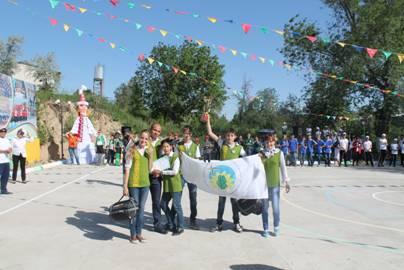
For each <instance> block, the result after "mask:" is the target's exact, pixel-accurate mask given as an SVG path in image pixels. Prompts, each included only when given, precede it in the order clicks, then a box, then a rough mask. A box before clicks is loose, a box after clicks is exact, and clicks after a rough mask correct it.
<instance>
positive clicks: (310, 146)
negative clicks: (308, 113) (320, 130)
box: [306, 135, 317, 166]
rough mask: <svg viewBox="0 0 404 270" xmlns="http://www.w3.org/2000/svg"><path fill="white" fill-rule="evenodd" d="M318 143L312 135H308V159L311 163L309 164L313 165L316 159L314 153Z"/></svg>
mask: <svg viewBox="0 0 404 270" xmlns="http://www.w3.org/2000/svg"><path fill="white" fill-rule="evenodd" d="M316 145H317V142H316V141H315V140H313V139H312V137H311V135H308V138H307V153H306V154H307V161H308V163H309V166H313V164H314V160H313V154H314V147H315V146H316Z"/></svg>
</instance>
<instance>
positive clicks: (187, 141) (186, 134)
mask: <svg viewBox="0 0 404 270" xmlns="http://www.w3.org/2000/svg"><path fill="white" fill-rule="evenodd" d="M182 131H183V141H182V142H180V143H179V144H178V147H177V150H178V151H179V152H180V153H186V154H187V155H188V156H190V157H191V158H195V159H200V158H201V152H200V149H199V145H197V144H195V143H194V142H193V141H192V129H191V127H190V126H185V127H184V128H183V130H182ZM181 178H182V185H183V186H184V185H185V184H187V186H188V191H189V203H190V208H191V216H190V218H189V219H190V222H189V228H190V229H193V230H199V226H198V224H197V223H196V214H197V209H196V205H197V202H196V197H197V187H196V185H195V184H192V183H188V182H187V181H186V179H185V178H184V177H183V176H182V175H181Z"/></svg>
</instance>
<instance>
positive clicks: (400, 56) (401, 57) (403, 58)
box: [397, 53, 404, 64]
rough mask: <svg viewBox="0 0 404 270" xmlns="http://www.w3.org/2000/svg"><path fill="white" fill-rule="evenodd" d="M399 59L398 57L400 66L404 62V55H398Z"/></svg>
mask: <svg viewBox="0 0 404 270" xmlns="http://www.w3.org/2000/svg"><path fill="white" fill-rule="evenodd" d="M397 57H398V61H400V64H401V62H403V60H404V54H401V53H398V54H397Z"/></svg>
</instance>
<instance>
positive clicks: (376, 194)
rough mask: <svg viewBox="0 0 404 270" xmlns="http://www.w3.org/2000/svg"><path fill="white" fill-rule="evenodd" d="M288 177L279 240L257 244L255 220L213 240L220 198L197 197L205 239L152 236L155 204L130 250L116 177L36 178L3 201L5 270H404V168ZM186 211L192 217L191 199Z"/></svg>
mask: <svg viewBox="0 0 404 270" xmlns="http://www.w3.org/2000/svg"><path fill="white" fill-rule="evenodd" d="M289 174H290V176H291V178H292V179H293V185H292V191H291V193H290V194H287V195H285V196H284V199H283V200H282V201H281V209H282V210H281V213H282V216H281V220H282V225H281V229H282V231H281V235H280V236H279V237H277V238H275V237H271V238H269V239H264V238H262V237H261V236H260V234H259V233H260V232H261V227H262V225H261V218H260V217H258V216H248V217H242V224H243V225H244V227H245V228H247V229H248V231H246V232H244V233H242V234H237V233H235V232H233V231H232V230H231V224H230V223H229V222H227V223H226V224H225V226H226V230H225V231H224V232H221V233H210V232H208V231H207V229H208V228H209V227H210V226H212V225H213V224H214V222H215V220H214V217H215V215H216V207H217V198H216V196H211V195H209V194H206V193H204V192H200V193H199V194H198V196H199V197H198V199H199V200H198V202H199V207H198V210H199V223H200V224H201V225H202V226H203V227H204V228H205V230H203V231H191V230H186V232H185V233H184V234H183V235H181V236H179V237H173V236H171V235H160V234H156V233H154V232H152V231H150V222H151V219H150V217H151V214H150V211H151V200H150V197H149V200H148V203H147V207H146V211H147V213H146V216H147V220H146V223H147V224H146V231H145V232H144V236H145V237H146V238H147V239H148V240H149V242H148V243H147V244H142V245H140V244H139V245H131V244H129V242H128V229H127V224H126V223H125V222H123V223H116V222H114V221H112V220H111V219H110V218H109V217H108V215H107V213H106V211H105V208H106V207H107V206H109V205H110V204H111V203H112V202H114V201H115V200H117V199H119V197H120V194H121V187H120V183H121V176H120V174H119V169H117V168H114V167H104V168H99V167H93V166H82V167H78V166H67V165H65V166H59V167H55V168H52V169H48V170H45V171H42V172H36V173H32V174H30V175H29V176H28V178H29V180H30V182H29V183H28V184H26V185H23V184H20V183H17V184H15V185H13V184H9V185H10V186H9V189H10V190H11V191H13V192H14V194H13V195H9V196H0V269H7V270H9V269H10V270H11V269H97V270H98V269H236V270H237V269H239V270H245V269H258V270H269V269H403V267H404V170H403V169H402V168H399V169H396V170H390V169H383V171H382V170H378V169H377V168H375V169H373V170H371V169H352V168H323V167H320V168H317V167H314V168H291V169H290V170H289ZM186 192H187V190H186ZM183 206H184V208H185V214H186V215H187V216H188V215H189V204H188V198H187V196H183ZM229 206H230V204H229V202H228V205H227V208H226V212H225V218H226V220H228V221H230V220H231V209H230V207H229ZM186 221H188V219H187V220H186Z"/></svg>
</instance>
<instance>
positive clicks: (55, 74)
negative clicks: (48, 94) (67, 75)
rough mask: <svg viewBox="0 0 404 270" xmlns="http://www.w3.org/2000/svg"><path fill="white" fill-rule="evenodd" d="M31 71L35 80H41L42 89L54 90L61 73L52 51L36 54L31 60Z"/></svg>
mask: <svg viewBox="0 0 404 270" xmlns="http://www.w3.org/2000/svg"><path fill="white" fill-rule="evenodd" d="M30 69H31V71H32V74H33V76H34V78H35V79H36V80H38V81H39V82H41V84H42V85H41V89H42V90H54V89H56V88H57V87H58V85H59V82H60V79H61V73H60V71H59V66H58V64H57V63H56V57H55V55H54V53H48V54H46V55H45V56H36V57H35V58H34V59H33V60H32V66H31V68H30Z"/></svg>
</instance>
